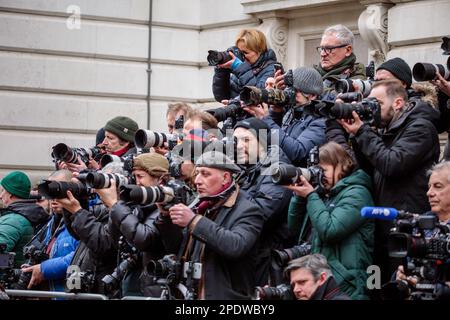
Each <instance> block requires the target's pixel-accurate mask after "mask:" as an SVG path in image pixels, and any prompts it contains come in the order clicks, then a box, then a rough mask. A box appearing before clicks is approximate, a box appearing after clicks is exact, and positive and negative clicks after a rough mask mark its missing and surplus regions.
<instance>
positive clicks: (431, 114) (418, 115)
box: [388, 99, 441, 132]
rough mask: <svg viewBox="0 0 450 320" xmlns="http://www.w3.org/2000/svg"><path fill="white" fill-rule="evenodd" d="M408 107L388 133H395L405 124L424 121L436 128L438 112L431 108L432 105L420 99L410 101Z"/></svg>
mask: <svg viewBox="0 0 450 320" xmlns="http://www.w3.org/2000/svg"><path fill="white" fill-rule="evenodd" d="M408 105H409V107H408V108H407V109H406V110H405V111H404V112H403V114H402V115H401V116H400V118H398V119H397V120H396V121H395V122H394V123H393V124H390V125H389V127H388V131H389V132H395V131H396V130H397V129H398V128H400V127H402V126H403V125H404V124H405V123H406V122H409V121H412V120H416V119H425V120H428V121H430V122H431V123H432V124H433V125H434V126H435V127H436V128H437V127H438V125H439V120H440V116H441V114H440V112H439V111H438V110H436V109H434V108H433V107H432V105H430V104H428V103H426V102H423V101H422V100H420V99H411V100H410V101H409V102H408Z"/></svg>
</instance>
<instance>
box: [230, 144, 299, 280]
mask: <svg viewBox="0 0 450 320" xmlns="http://www.w3.org/2000/svg"><path fill="white" fill-rule="evenodd" d="M274 147H276V148H277V151H278V152H279V154H278V157H276V152H275V151H276V150H275V149H274V148H271V149H269V151H268V154H267V156H266V157H265V158H264V159H262V160H261V161H260V162H258V163H257V164H256V165H252V166H247V167H246V168H245V171H244V175H243V176H241V178H240V179H239V186H240V188H241V190H243V191H246V193H245V196H246V198H247V200H250V201H251V202H252V203H254V204H256V205H257V206H258V207H259V210H260V211H261V213H262V214H263V217H264V226H263V229H262V232H261V235H260V239H259V248H258V265H257V267H256V270H255V272H256V283H257V285H258V286H264V285H266V284H268V280H269V278H268V277H269V267H270V257H271V252H272V249H282V248H283V245H284V244H285V242H286V241H287V239H288V237H289V229H288V227H287V214H286V213H287V209H288V206H289V201H290V199H291V195H292V192H291V191H290V190H288V189H286V188H285V187H283V186H281V185H276V184H274V183H273V182H272V176H271V175H270V173H271V170H270V169H271V168H272V167H273V166H279V165H280V164H281V165H282V164H288V163H289V159H288V158H287V157H286V155H285V154H284V152H283V150H281V148H278V147H277V146H274Z"/></svg>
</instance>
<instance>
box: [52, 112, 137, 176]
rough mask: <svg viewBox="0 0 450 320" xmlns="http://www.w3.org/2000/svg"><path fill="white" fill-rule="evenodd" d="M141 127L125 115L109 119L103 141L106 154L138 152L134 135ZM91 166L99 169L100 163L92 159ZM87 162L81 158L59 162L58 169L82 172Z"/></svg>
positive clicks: (122, 155) (124, 155)
mask: <svg viewBox="0 0 450 320" xmlns="http://www.w3.org/2000/svg"><path fill="white" fill-rule="evenodd" d="M138 129H139V127H138V124H137V123H136V122H135V121H134V120H132V119H130V118H128V117H124V116H118V117H115V118H113V119H111V120H109V121H108V122H107V123H106V125H105V127H104V130H105V138H104V140H103V142H102V147H104V149H105V151H106V154H111V155H116V156H118V157H122V158H123V157H126V156H128V155H130V154H136V152H137V150H136V147H135V146H134V135H135V134H136V131H137V130H138ZM89 162H90V167H92V168H95V169H98V168H99V165H98V163H97V162H96V161H95V160H93V159H91V160H90V161H89ZM86 168H87V167H86V164H84V163H83V162H82V161H81V159H78V164H76V163H65V162H59V163H58V169H68V170H70V171H72V172H80V171H82V170H85V169H86Z"/></svg>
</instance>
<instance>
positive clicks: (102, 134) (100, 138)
mask: <svg viewBox="0 0 450 320" xmlns="http://www.w3.org/2000/svg"><path fill="white" fill-rule="evenodd" d="M103 140H105V129H104V128H100V129H98V131H97V135H96V136H95V145H96V146H98V145H99V144H100V143H102V142H103Z"/></svg>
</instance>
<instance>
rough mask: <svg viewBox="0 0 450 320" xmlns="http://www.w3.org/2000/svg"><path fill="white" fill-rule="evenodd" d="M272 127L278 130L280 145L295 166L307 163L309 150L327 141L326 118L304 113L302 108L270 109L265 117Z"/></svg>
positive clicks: (264, 119) (265, 120)
mask: <svg viewBox="0 0 450 320" xmlns="http://www.w3.org/2000/svg"><path fill="white" fill-rule="evenodd" d="M263 121H264V122H266V123H267V124H268V125H269V127H270V129H275V130H278V132H279V146H280V148H281V149H282V150H283V151H284V153H285V154H286V155H287V157H288V158H289V160H290V161H291V162H292V164H293V165H295V166H302V167H304V166H305V165H306V159H307V158H308V155H309V151H310V150H311V149H312V148H313V147H314V146H320V145H322V144H323V143H325V140H326V138H325V119H324V118H317V117H315V116H313V115H309V114H308V115H307V114H304V113H303V112H302V110H301V108H299V107H297V108H295V109H290V110H289V111H288V112H286V114H285V115H284V116H283V113H281V112H273V111H272V110H271V111H270V115H269V116H267V117H264V118H263Z"/></svg>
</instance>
